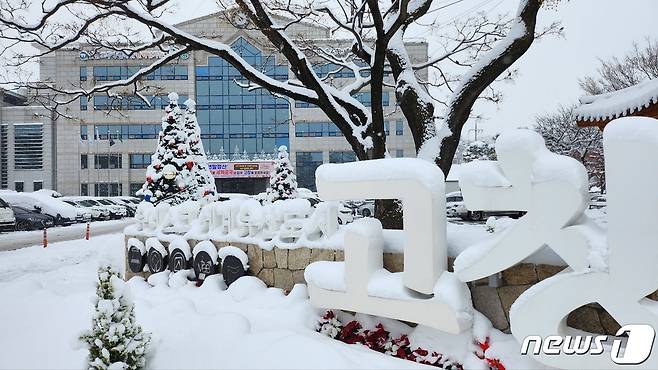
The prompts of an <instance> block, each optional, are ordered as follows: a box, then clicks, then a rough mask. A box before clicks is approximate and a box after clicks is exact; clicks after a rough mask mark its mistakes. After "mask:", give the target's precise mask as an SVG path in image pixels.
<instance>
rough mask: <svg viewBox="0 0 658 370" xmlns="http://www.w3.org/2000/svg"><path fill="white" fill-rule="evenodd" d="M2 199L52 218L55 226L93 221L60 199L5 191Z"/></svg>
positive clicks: (84, 212)
mask: <svg viewBox="0 0 658 370" xmlns="http://www.w3.org/2000/svg"><path fill="white" fill-rule="evenodd" d="M0 197H1V198H2V199H4V200H5V201H6V202H7V203H9V204H10V205H12V206H19V207H23V208H27V209H28V210H36V211H38V212H39V213H42V214H45V215H49V216H52V217H53V218H54V219H55V225H64V226H66V225H71V224H74V223H76V222H87V221H90V220H91V213H89V212H88V211H86V210H84V209H80V208H76V207H74V206H72V205H70V204H67V203H64V202H62V201H61V200H60V199H57V198H53V197H51V196H47V195H43V194H38V193H18V192H15V191H10V190H4V191H2V192H0Z"/></svg>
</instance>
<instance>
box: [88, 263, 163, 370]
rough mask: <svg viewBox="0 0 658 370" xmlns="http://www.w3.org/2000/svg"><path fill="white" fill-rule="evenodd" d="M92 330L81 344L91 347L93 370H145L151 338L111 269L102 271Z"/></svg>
mask: <svg viewBox="0 0 658 370" xmlns="http://www.w3.org/2000/svg"><path fill="white" fill-rule="evenodd" d="M96 295H97V297H96V311H95V313H94V317H93V321H92V323H93V324H92V329H91V330H90V331H89V332H87V333H85V334H83V335H82V336H81V337H80V340H82V341H83V342H85V343H86V344H87V346H88V347H89V357H88V358H89V367H88V368H89V369H94V370H106V369H108V368H111V369H125V370H135V369H141V368H143V367H144V365H145V362H146V360H145V356H146V349H147V346H148V344H149V341H150V337H151V336H150V334H148V333H145V332H143V331H142V328H141V327H140V326H139V324H137V323H136V322H135V313H134V312H133V304H132V301H131V298H130V292H129V290H128V287H127V285H126V283H125V282H124V281H123V280H122V279H121V277H119V274H118V273H116V272H114V271H113V270H112V268H111V267H109V266H108V267H104V268H101V269H99V270H98V286H97V287H96Z"/></svg>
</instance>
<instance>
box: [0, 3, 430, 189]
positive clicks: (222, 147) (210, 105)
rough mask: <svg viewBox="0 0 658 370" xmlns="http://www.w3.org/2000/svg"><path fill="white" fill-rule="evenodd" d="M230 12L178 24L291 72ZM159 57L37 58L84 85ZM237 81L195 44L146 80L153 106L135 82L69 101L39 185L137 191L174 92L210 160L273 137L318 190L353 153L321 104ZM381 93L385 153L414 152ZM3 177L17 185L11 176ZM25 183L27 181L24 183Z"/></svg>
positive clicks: (318, 32)
mask: <svg viewBox="0 0 658 370" xmlns="http://www.w3.org/2000/svg"><path fill="white" fill-rule="evenodd" d="M228 12H229V11H227V12H224V13H217V14H211V15H208V16H204V17H200V18H196V19H193V20H190V21H187V22H184V23H180V24H178V25H177V26H178V27H179V28H181V29H183V30H184V31H187V32H190V33H193V34H196V35H199V36H205V37H211V38H214V39H217V40H220V41H222V42H225V43H228V44H230V45H231V46H232V48H233V49H234V50H235V51H237V52H238V53H239V54H240V55H241V56H242V57H243V58H244V59H245V60H247V61H248V62H249V63H250V64H252V65H253V66H255V67H257V68H259V69H261V70H262V71H264V72H265V73H266V74H267V75H269V76H270V77H273V78H276V79H279V80H286V79H288V78H289V77H290V76H291V72H290V70H289V66H288V65H287V64H286V61H285V59H283V58H281V57H280V56H279V55H277V53H276V52H274V51H273V50H272V49H271V46H270V45H269V44H267V43H266V42H263V39H262V35H260V33H258V32H257V31H254V30H248V29H245V28H240V27H236V26H235V25H234V24H232V23H234V22H230V21H229V17H233V16H234V15H233V14H230V13H228ZM290 32H291V35H292V36H293V37H295V35H304V37H306V38H313V39H317V40H326V42H327V43H332V42H336V41H335V40H330V39H329V37H330V34H329V30H328V29H325V28H322V27H318V26H316V25H308V24H304V23H297V24H295V25H294V26H292V29H291V31H290ZM409 51H410V54H411V57H412V60H414V61H424V60H426V59H427V44H425V43H422V42H417V43H410V44H409ZM159 56H161V54H159V53H158V52H157V51H147V52H142V53H136V54H134V55H132V56H130V57H127V56H126V55H125V54H123V53H121V52H115V51H100V52H92V51H91V50H90V49H86V48H85V47H84V46H80V47H79V48H76V49H69V50H60V51H57V52H56V53H53V54H51V55H48V56H46V57H43V58H41V60H40V74H41V80H42V81H44V82H50V83H55V84H56V85H58V86H60V87H68V88H71V87H82V88H84V89H90V88H91V87H93V86H94V85H96V84H99V83H104V82H109V81H116V80H120V79H124V78H126V77H129V76H131V75H132V74H133V73H134V72H135V71H137V70H138V69H139V68H140V67H144V66H147V65H149V64H150V63H152V62H153V61H154V58H157V57H159ZM333 69H334V70H335V67H334V68H333ZM331 70H332V68H331V66H329V65H326V64H318V66H317V72H318V73H319V74H320V75H322V74H326V73H329V71H331ZM350 73H351V72H350ZM350 73H348V72H341V74H339V75H336V76H334V78H335V80H334V81H335V83H336V84H338V85H340V84H341V83H344V82H342V81H348V79H349V77H350ZM351 77H353V75H352V76H351ZM388 78H391V77H388ZM236 81H238V82H246V80H245V79H244V78H243V77H242V76H241V75H240V74H239V73H238V71H237V70H236V69H235V68H233V67H232V66H231V65H230V64H228V63H227V62H225V61H224V60H223V59H221V58H219V57H217V56H214V55H209V54H208V53H206V52H197V51H195V52H190V53H189V54H185V55H183V56H181V57H180V58H178V60H176V61H174V62H172V63H169V64H168V65H166V66H163V67H161V68H159V69H158V70H157V71H155V72H153V73H151V74H150V75H149V76H148V77H147V78H146V79H144V80H143V81H142V83H143V86H144V87H145V89H144V90H143V91H141V94H143V95H146V96H148V97H149V99H150V102H151V104H150V105H149V104H146V103H144V102H143V101H142V100H141V99H139V98H138V97H137V96H134V93H133V92H132V90H133V87H125V88H116V89H115V90H114V91H113V92H115V93H118V94H120V95H121V96H122V98H121V99H117V98H112V97H108V96H107V95H106V94H102V95H96V96H93V97H90V98H81V99H79V101H77V102H75V103H71V104H68V105H67V106H66V107H65V108H64V110H65V116H66V117H69V118H67V119H64V118H61V117H60V118H59V119H58V120H57V122H56V124H55V123H53V124H54V127H53V128H52V129H50V128H48V129H47V130H50V131H49V132H52V133H53V136H52V148H53V150H52V151H53V153H54V155H53V161H54V162H56V164H53V165H52V166H51V168H55V166H56V169H57V171H56V176H51V178H52V179H51V180H50V181H51V182H50V183H49V182H47V181H46V180H44V184H43V186H44V187H52V188H54V189H56V190H57V191H59V192H61V193H63V194H67V195H78V194H80V195H129V194H134V192H135V191H136V190H137V189H138V188H139V187H141V185H142V183H143V182H144V177H145V175H144V174H145V169H146V167H147V166H148V164H149V163H150V156H151V154H152V153H153V152H154V150H155V147H156V145H157V137H158V133H159V131H160V127H161V126H160V124H161V119H162V116H163V115H164V112H163V108H164V106H165V105H166V104H167V102H168V101H167V97H166V96H167V94H168V93H169V92H171V91H175V92H177V93H178V94H179V95H180V96H181V99H180V100H179V101H180V102H181V103H183V102H185V100H186V99H187V98H192V99H194V100H195V101H196V102H197V116H198V122H199V125H200V127H201V132H202V140H203V144H204V149H205V150H206V152H208V153H209V154H210V155H209V158H210V159H211V165H212V164H213V163H214V162H222V161H221V160H220V158H223V156H225V157H226V158H229V159H230V158H232V157H233V158H234V159H238V158H239V159H238V161H242V162H254V161H245V159H246V157H245V156H244V153H246V154H247V156H248V157H249V158H250V159H253V158H261V157H263V156H262V154H263V153H266V154H269V153H272V152H273V151H274V150H275V148H277V147H278V146H280V145H286V146H288V148H289V151H290V159H291V162H292V164H293V165H294V166H295V171H296V173H297V177H298V183H299V186H300V187H306V188H310V189H313V190H314V189H315V177H314V174H315V169H316V168H317V167H318V166H319V165H321V164H322V163H330V162H331V163H341V162H349V161H354V160H355V159H356V158H355V155H354V153H353V152H352V150H351V147H350V146H349V144H348V143H347V140H346V139H345V138H344V137H343V136H342V134H341V133H340V131H339V130H338V128H337V127H336V126H335V125H334V124H333V123H332V122H330V121H329V120H328V119H327V117H326V115H324V113H323V112H322V111H321V110H320V109H319V108H317V107H313V106H309V105H308V104H306V103H303V102H295V101H294V100H290V99H287V98H282V97H277V96H274V95H272V94H270V93H269V92H268V91H266V90H264V89H256V90H249V89H245V88H242V87H241V86H239V85H238V84H237V83H236ZM384 94H385V95H384V102H385V114H386V117H387V118H386V120H387V122H386V131H387V135H388V138H387V144H388V148H389V153H390V154H391V156H394V157H401V156H415V149H414V144H413V139H412V137H411V133H410V131H409V129H408V127H407V125H406V123H405V122H404V117H403V115H402V113H401V112H400V110H399V109H396V106H395V95H394V92H393V90H392V89H389V90H387V91H386V92H385V93H384ZM357 98H358V99H359V100H360V101H361V102H363V103H364V104H365V105H366V106H368V105H369V100H370V95H369V92H367V91H364V92H361V93H359V95H357ZM17 119H18V118H17ZM23 120H24V121H25V119H23ZM19 121H20V119H19ZM3 122H4V121H3ZM48 150H50V148H46V149H45V151H44V153H47V152H48ZM236 154H240V155H239V156H236ZM44 158H45V157H44ZM261 159H262V158H261ZM255 162H258V161H255ZM261 162H262V161H261ZM44 163H45V162H44ZM215 164H217V163H215ZM219 164H221V163H219ZM215 167H217V166H215ZM261 172H262V171H261ZM217 178H218V181H217V183H218V188H219V190H220V191H225V192H230V191H235V190H237V189H239V188H241V187H247V188H249V190H248V191H249V192H258V191H263V190H264V188H265V186H266V181H263V180H262V176H260V177H254V181H252V182H251V183H247V182H248V181H249V180H245V178H247V179H248V178H249V176H246V177H240V178H236V180H235V181H233V180H232V179H231V178H229V177H227V176H224V177H222V176H217ZM6 185H7V186H6V187H8V188H11V189H14V188H15V187H14V186H13V184H12V183H11V181H9V180H8V182H7V184H6ZM23 189H24V190H26V191H27V190H30V189H29V187H25V186H24V188H23Z"/></svg>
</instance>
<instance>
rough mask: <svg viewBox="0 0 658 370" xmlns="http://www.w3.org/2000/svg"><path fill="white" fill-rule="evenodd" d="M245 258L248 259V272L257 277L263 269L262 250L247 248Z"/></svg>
mask: <svg viewBox="0 0 658 370" xmlns="http://www.w3.org/2000/svg"><path fill="white" fill-rule="evenodd" d="M247 257H249V272H251V274H252V275H254V276H258V273H259V272H260V270H261V269H262V268H263V250H262V249H260V247H258V246H255V245H250V246H249V247H248V248H247Z"/></svg>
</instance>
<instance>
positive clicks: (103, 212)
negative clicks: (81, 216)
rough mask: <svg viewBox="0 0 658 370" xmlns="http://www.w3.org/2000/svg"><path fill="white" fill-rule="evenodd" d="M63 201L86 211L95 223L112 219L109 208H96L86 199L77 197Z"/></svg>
mask: <svg viewBox="0 0 658 370" xmlns="http://www.w3.org/2000/svg"><path fill="white" fill-rule="evenodd" d="M61 200H62V201H63V202H64V203H67V204H70V205H72V206H74V207H76V208H81V209H84V210H85V211H87V212H89V213H91V219H92V220H94V221H98V220H109V219H110V211H109V210H108V209H107V208H103V207H98V206H95V205H93V204H91V203H89V202H87V201H86V200H84V199H79V198H75V197H63V198H61Z"/></svg>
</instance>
